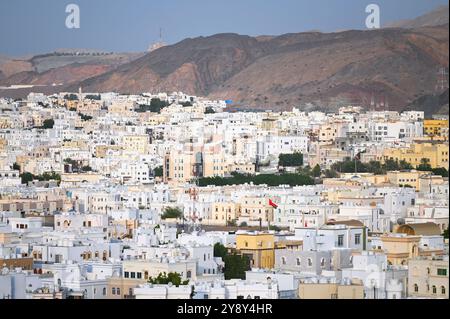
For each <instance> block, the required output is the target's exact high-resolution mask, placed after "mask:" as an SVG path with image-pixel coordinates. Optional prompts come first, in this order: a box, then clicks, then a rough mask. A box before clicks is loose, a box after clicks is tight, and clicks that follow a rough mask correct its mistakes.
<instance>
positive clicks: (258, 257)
mask: <svg viewBox="0 0 450 319" xmlns="http://www.w3.org/2000/svg"><path fill="white" fill-rule="evenodd" d="M236 249H237V250H238V251H239V252H240V253H241V254H242V255H244V256H248V257H249V259H250V266H251V267H253V268H266V269H272V268H273V267H274V265H275V236H274V235H273V234H272V233H267V232H242V233H239V232H238V233H237V234H236Z"/></svg>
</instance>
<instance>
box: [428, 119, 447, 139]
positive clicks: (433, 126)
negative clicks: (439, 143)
mask: <svg viewBox="0 0 450 319" xmlns="http://www.w3.org/2000/svg"><path fill="white" fill-rule="evenodd" d="M448 127H449V126H448V120H424V121H423V131H424V134H426V135H428V136H441V137H446V138H447V139H448Z"/></svg>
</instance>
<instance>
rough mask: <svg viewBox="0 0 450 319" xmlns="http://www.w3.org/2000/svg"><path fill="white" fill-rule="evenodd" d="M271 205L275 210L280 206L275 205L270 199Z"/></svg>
mask: <svg viewBox="0 0 450 319" xmlns="http://www.w3.org/2000/svg"><path fill="white" fill-rule="evenodd" d="M269 205H270V206H272V207H273V208H277V207H278V205H277V204H275V203H274V202H272V200H271V199H269Z"/></svg>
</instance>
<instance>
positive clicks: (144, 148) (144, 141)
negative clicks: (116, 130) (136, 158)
mask: <svg viewBox="0 0 450 319" xmlns="http://www.w3.org/2000/svg"><path fill="white" fill-rule="evenodd" d="M121 146H122V147H123V149H124V150H125V151H129V152H137V153H139V154H142V155H145V154H148V151H149V136H148V135H127V136H124V137H123V139H122V144H121Z"/></svg>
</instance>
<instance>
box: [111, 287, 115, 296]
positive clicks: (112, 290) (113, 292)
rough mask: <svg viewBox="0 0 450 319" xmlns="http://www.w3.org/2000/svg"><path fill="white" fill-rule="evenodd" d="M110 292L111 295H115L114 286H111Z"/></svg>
mask: <svg viewBox="0 0 450 319" xmlns="http://www.w3.org/2000/svg"><path fill="white" fill-rule="evenodd" d="M111 293H112V294H113V295H115V294H116V288H114V287H112V289H111Z"/></svg>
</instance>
